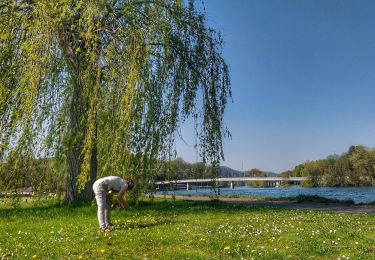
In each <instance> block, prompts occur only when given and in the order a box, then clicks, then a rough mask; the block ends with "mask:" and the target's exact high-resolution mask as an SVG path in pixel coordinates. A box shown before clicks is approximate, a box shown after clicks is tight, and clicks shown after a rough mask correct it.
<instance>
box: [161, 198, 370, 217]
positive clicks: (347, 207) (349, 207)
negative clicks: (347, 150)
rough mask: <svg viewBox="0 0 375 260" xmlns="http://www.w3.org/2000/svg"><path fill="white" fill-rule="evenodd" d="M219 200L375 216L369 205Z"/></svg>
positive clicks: (237, 199)
mask: <svg viewBox="0 0 375 260" xmlns="http://www.w3.org/2000/svg"><path fill="white" fill-rule="evenodd" d="M154 196H155V198H166V199H172V198H173V196H172V195H154ZM174 198H175V199H176V200H185V201H212V199H211V198H210V197H209V196H183V195H175V196H174ZM218 200H219V201H220V202H224V203H232V204H245V205H255V206H264V207H275V208H288V209H296V210H319V211H327V212H335V213H353V214H375V205H369V204H360V205H359V204H347V203H321V202H308V201H306V202H297V201H290V200H282V199H277V200H273V199H267V200H264V199H262V200H259V199H254V198H244V197H239V198H231V197H225V196H219V197H218Z"/></svg>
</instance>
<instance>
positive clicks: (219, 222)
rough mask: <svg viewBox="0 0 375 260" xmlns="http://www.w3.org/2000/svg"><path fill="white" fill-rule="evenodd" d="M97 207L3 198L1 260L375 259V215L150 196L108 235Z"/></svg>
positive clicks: (115, 215)
mask: <svg viewBox="0 0 375 260" xmlns="http://www.w3.org/2000/svg"><path fill="white" fill-rule="evenodd" d="M96 210H97V208H96V205H95V204H93V205H89V204H86V205H80V206H74V207H73V206H62V205H60V204H59V203H58V202H56V201H51V200H44V199H41V200H35V201H34V202H32V203H31V202H27V203H26V202H22V203H21V205H19V206H18V207H14V206H12V205H11V201H9V200H8V201H7V200H4V199H3V200H2V201H0V258H4V259H8V258H9V259H230V258H233V259H375V215H374V214H372V215H365V214H362V215H360V214H338V213H328V212H319V211H306V210H292V209H282V208H267V207H260V206H251V205H233V204H225V203H220V202H187V201H164V200H163V199H159V200H155V201H154V202H150V201H147V200H146V199H145V201H143V202H141V203H140V204H139V206H138V207H131V209H130V210H128V211H112V222H113V224H114V225H115V226H114V228H115V229H114V231H112V232H110V233H101V232H100V231H99V228H98V223H97V218H96Z"/></svg>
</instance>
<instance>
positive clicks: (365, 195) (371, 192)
mask: <svg viewBox="0 0 375 260" xmlns="http://www.w3.org/2000/svg"><path fill="white" fill-rule="evenodd" d="M156 194H158V195H162V194H168V195H172V194H175V195H182V196H213V195H215V194H219V195H222V196H232V197H233V196H240V197H242V196H243V197H263V198H290V197H297V196H300V195H305V196H319V197H322V198H327V199H333V200H340V201H349V200H351V201H353V202H354V203H356V204H360V203H372V202H374V201H375V187H340V188H336V187H335V188H326V187H324V188H303V187H285V188H284V187H280V188H252V187H247V186H237V187H235V188H234V189H230V188H220V189H218V190H212V189H193V190H173V191H159V192H157V193H156Z"/></svg>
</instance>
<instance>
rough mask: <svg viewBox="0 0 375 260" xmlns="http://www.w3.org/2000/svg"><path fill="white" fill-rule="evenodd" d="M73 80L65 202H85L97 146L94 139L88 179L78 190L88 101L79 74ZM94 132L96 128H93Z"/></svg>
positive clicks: (93, 174)
mask: <svg viewBox="0 0 375 260" xmlns="http://www.w3.org/2000/svg"><path fill="white" fill-rule="evenodd" d="M74 74H75V75H77V78H76V79H75V80H73V91H72V92H73V93H72V99H71V101H70V113H69V117H70V124H69V131H70V132H69V137H70V142H69V146H68V150H67V180H66V181H67V183H66V194H65V201H66V202H82V201H83V202H85V201H90V200H92V199H93V191H92V184H93V182H94V180H95V179H96V173H97V164H98V162H97V148H96V140H94V145H93V149H92V151H91V160H90V180H89V181H88V182H87V183H86V184H85V187H84V189H83V190H81V191H79V189H78V186H77V178H78V176H79V175H80V172H81V169H82V163H83V154H82V151H83V147H84V140H85V136H86V133H87V118H86V117H87V110H88V103H87V100H86V99H85V98H84V96H83V93H82V92H83V87H82V83H81V81H80V80H79V78H80V77H79V76H78V75H79V74H76V73H74ZM95 132H96V129H95Z"/></svg>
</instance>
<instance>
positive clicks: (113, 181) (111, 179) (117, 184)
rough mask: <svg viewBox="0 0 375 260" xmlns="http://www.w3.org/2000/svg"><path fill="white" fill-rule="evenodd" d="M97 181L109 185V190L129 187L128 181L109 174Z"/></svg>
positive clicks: (118, 190)
mask: <svg viewBox="0 0 375 260" xmlns="http://www.w3.org/2000/svg"><path fill="white" fill-rule="evenodd" d="M96 182H98V183H100V182H103V183H104V184H105V185H106V186H107V187H106V188H107V190H112V191H116V192H120V191H121V190H123V189H126V188H127V187H128V182H127V181H126V180H124V179H123V178H120V177H118V176H107V177H104V178H101V179H98V180H97V181H96ZM96 182H95V183H96Z"/></svg>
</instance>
